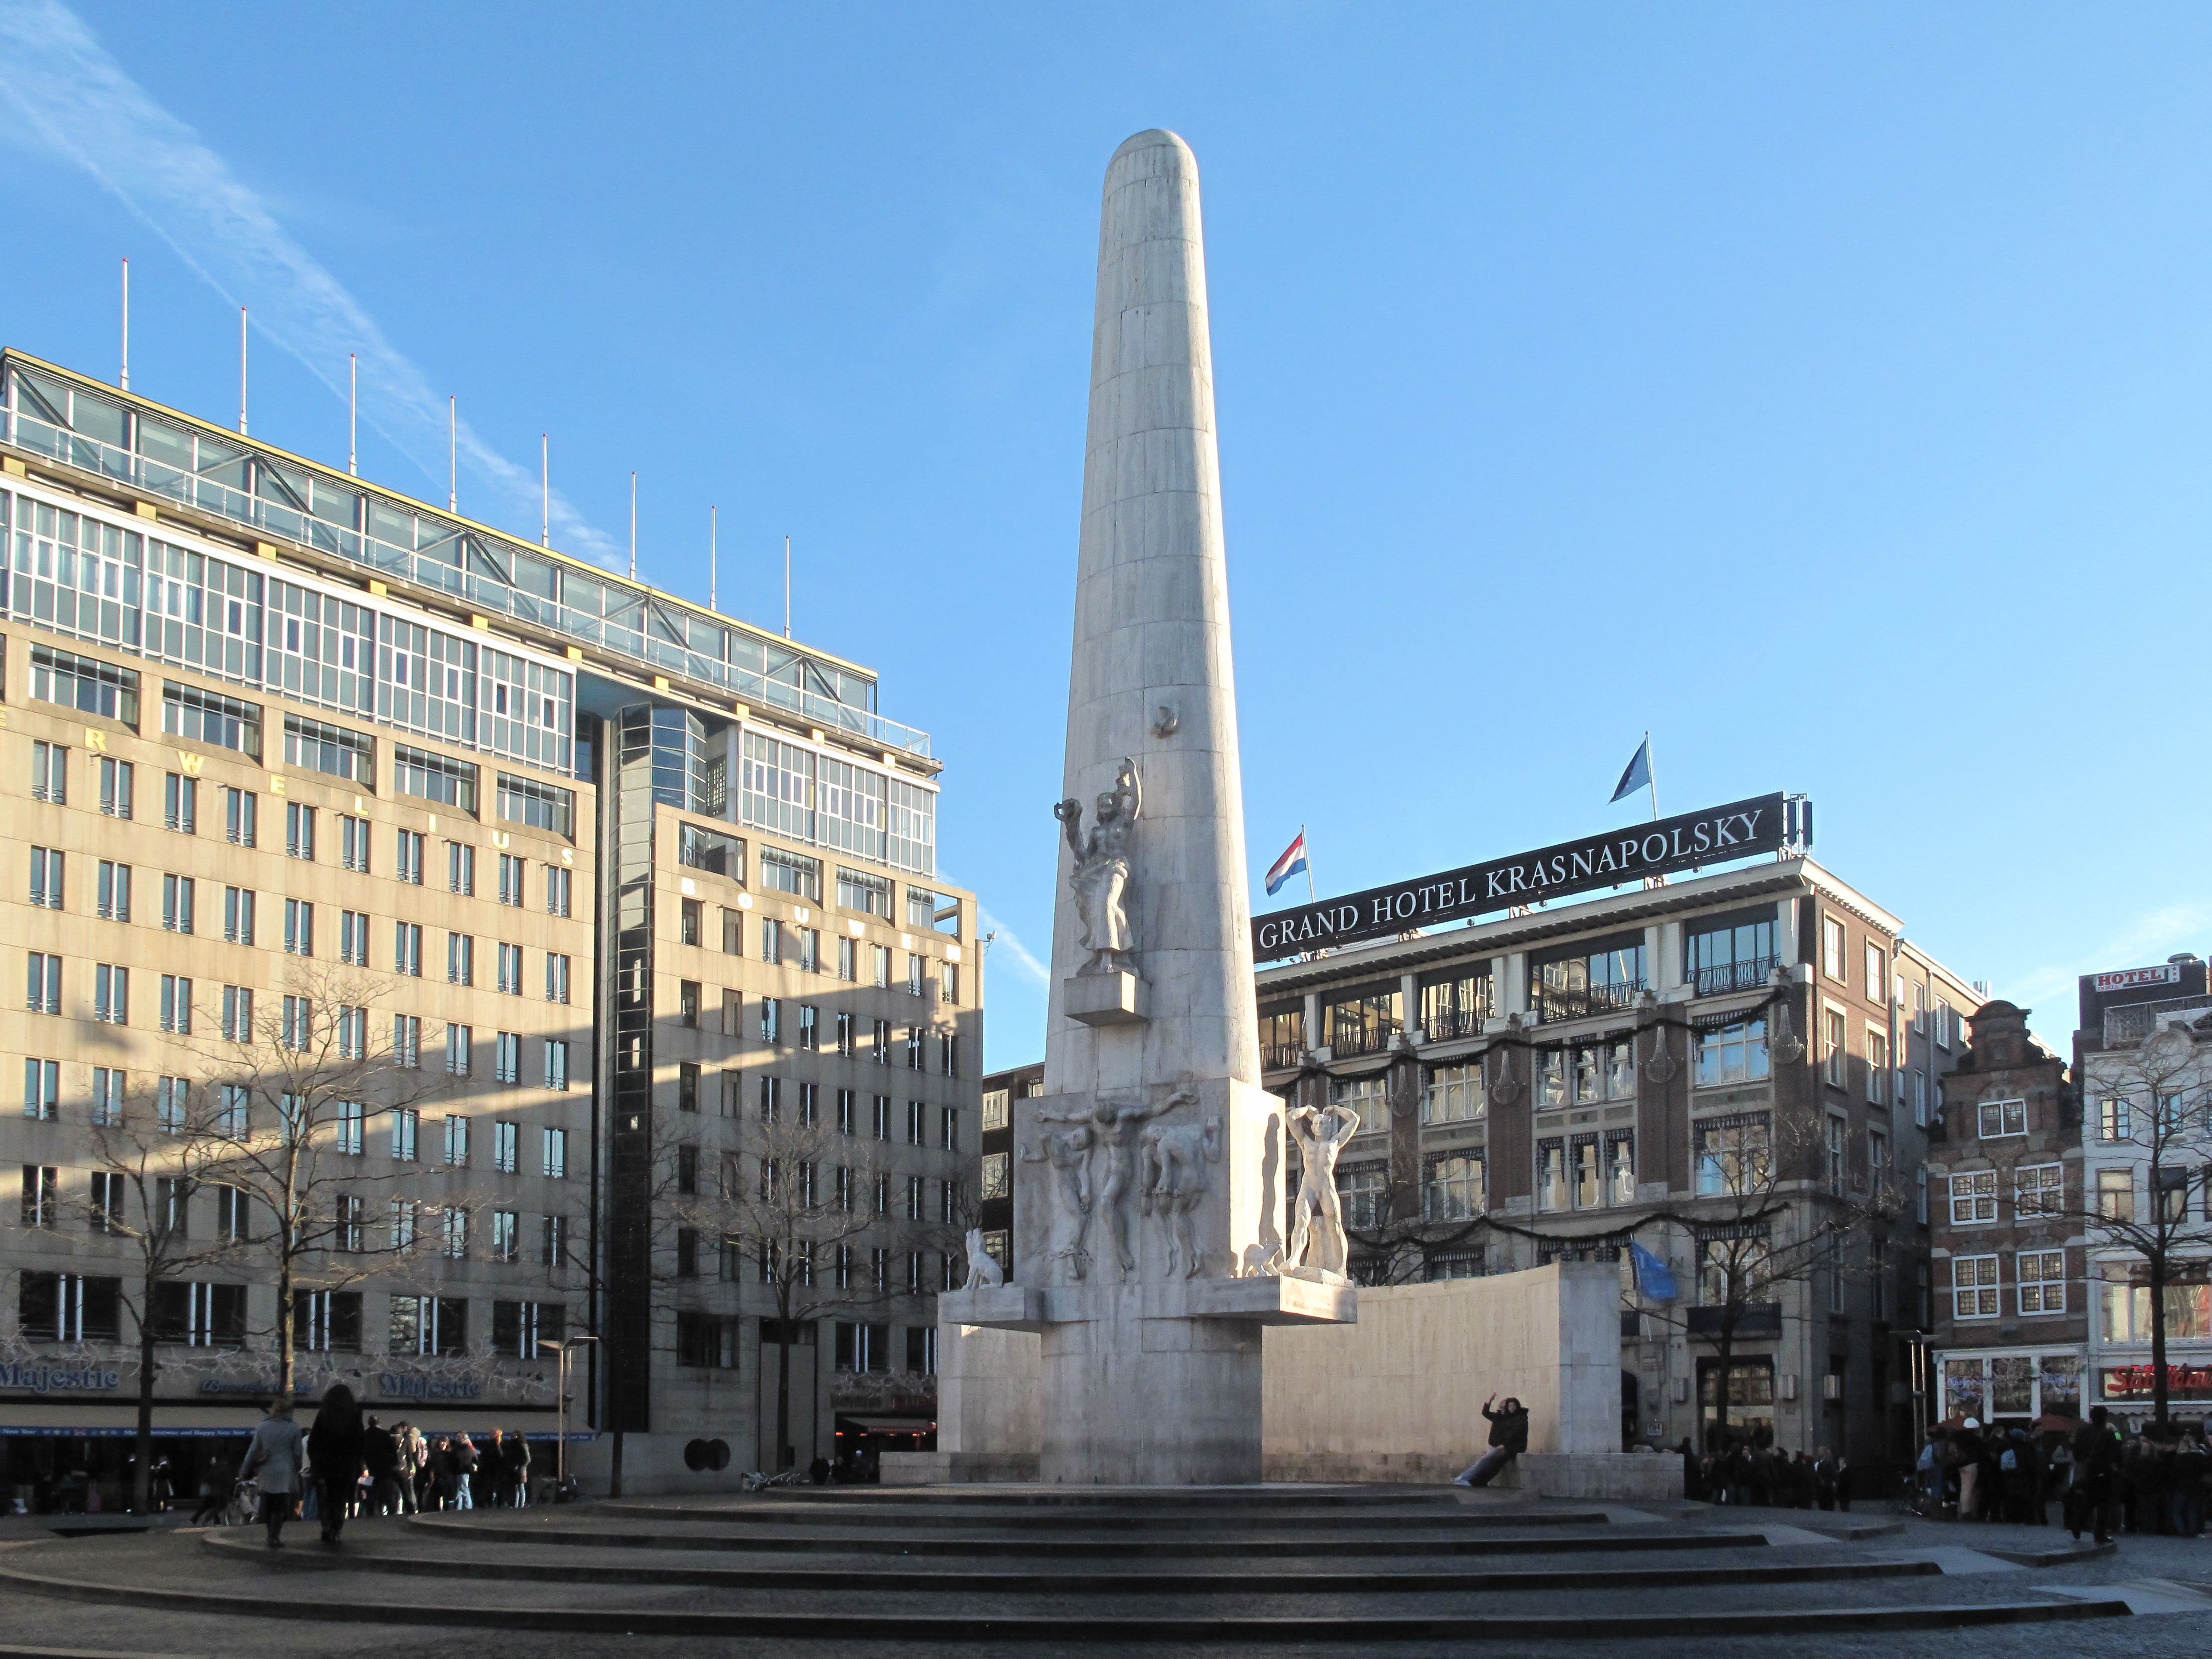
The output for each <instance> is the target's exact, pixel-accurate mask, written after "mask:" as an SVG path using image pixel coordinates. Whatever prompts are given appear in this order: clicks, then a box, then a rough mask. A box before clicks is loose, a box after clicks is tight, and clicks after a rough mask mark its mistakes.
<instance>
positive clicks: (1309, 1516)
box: [468, 1500, 1611, 1534]
mask: <svg viewBox="0 0 2212 1659" xmlns="http://www.w3.org/2000/svg"><path fill="white" fill-rule="evenodd" d="M468 1512H469V1513H471V1514H483V1513H486V1511H483V1510H471V1511H468ZM492 1512H493V1513H497V1511H492ZM515 1512H516V1511H508V1513H515ZM525 1512H526V1511H525ZM594 1512H595V1513H597V1514H599V1515H601V1516H606V1517H609V1518H614V1517H622V1518H629V1517H635V1518H638V1519H641V1520H655V1521H690V1522H709V1521H729V1522H741V1523H744V1524H745V1525H749V1526H784V1525H815V1526H830V1527H896V1528H915V1527H928V1528H938V1527H945V1526H969V1527H997V1528H1007V1529H1010V1530H1011V1529H1018V1530H1020V1531H1022V1532H1024V1533H1025V1534H1034V1533H1036V1532H1041V1531H1054V1532H1070V1531H1082V1532H1098V1533H1104V1532H1115V1531H1127V1532H1139V1531H1142V1532H1153V1531H1158V1530H1159V1529H1161V1528H1162V1527H1163V1526H1174V1527H1181V1528H1185V1529H1187V1530H1189V1531H1191V1532H1194V1533H1199V1534H1208V1533H1212V1532H1213V1531H1215V1530H1217V1529H1218V1528H1221V1527H1223V1526H1233V1525H1235V1524H1236V1523H1237V1522H1238V1521H1239V1520H1243V1521H1247V1522H1250V1523H1251V1524H1253V1525H1255V1526H1265V1527H1267V1528H1271V1529H1273V1530H1275V1531H1277V1532H1280V1531H1283V1530H1285V1529H1291V1528H1314V1529H1316V1530H1322V1529H1327V1528H1345V1527H1350V1526H1355V1525H1359V1524H1363V1523H1364V1524H1368V1525H1390V1526H1395V1525H1400V1524H1411V1525H1418V1526H1424V1527H1457V1528H1474V1527H1498V1528H1505V1527H1574V1526H1592V1527H1602V1526H1607V1525H1610V1524H1611V1522H1610V1520H1609V1518H1608V1516H1607V1513H1606V1511H1604V1510H1541V1509H1534V1508H1530V1509H1525V1510H1524V1509H1504V1508H1500V1509H1498V1510H1491V1509H1474V1508H1467V1509H1462V1508H1458V1507H1455V1506H1451V1505H1422V1506H1419V1507H1418V1508H1401V1507H1395V1506H1393V1505H1389V1504H1374V1503H1370V1504H1364V1505H1359V1506H1357V1507H1353V1506H1349V1505H1347V1506H1346V1507H1343V1508H1340V1509H1324V1510H1305V1509H1303V1508H1293V1507H1290V1506H1287V1505H1285V1506H1266V1507H1262V1506H1255V1507H1254V1508H1253V1509H1251V1510H1249V1511H1238V1510H1224V1511H1210V1510H1209V1511H1204V1512H1201V1513H1199V1514H1195V1515H1194V1514H1193V1513H1191V1512H1190V1510H1188V1509H1187V1508H1185V1507H1184V1506H1182V1505H1180V1504H1173V1503H1169V1502H1158V1503H1155V1504H1151V1505H1149V1506H1147V1507H1146V1508H1143V1509H1136V1510H1133V1509H1130V1508H1128V1507H1127V1506H1123V1505H1118V1504H1117V1505H1103V1504H1102V1505H1097V1506H1095V1507H1094V1506H1085V1507H1082V1508H1073V1507H1070V1508H1066V1509H1054V1510H1048V1511H1046V1512H1042V1513H1039V1512H1036V1511H1025V1510H1018V1511H1009V1510H1001V1509H996V1508H991V1507H987V1506H983V1505H975V1506H972V1507H971V1506H956V1505H950V1504H866V1505H862V1504H808V1503H805V1502H804V1501H798V1500H784V1501H781V1502H775V1503H768V1504H761V1503H751V1504H744V1503H740V1504H732V1505H731V1506H730V1507H729V1508H727V1509H709V1508H706V1507H703V1506H701V1507H689V1506H684V1505H680V1504H608V1505H605V1506H604V1507H602V1508H600V1509H599V1510H595V1511H594Z"/></svg>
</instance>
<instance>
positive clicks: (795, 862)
mask: <svg viewBox="0 0 2212 1659" xmlns="http://www.w3.org/2000/svg"><path fill="white" fill-rule="evenodd" d="M760 878H761V885H762V886H763V887H767V888H772V889H774V890H775V891H777V892H780V893H796V894H797V895H798V896H799V897H800V898H803V899H808V900H811V902H814V903H816V904H819V903H820V902H822V860H820V859H811V858H808V857H806V856H805V855H804V854H799V853H787V852H785V851H784V850H783V849H782V848H779V847H763V848H761V851H760Z"/></svg>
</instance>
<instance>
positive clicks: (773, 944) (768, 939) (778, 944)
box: [761, 916, 783, 962]
mask: <svg viewBox="0 0 2212 1659" xmlns="http://www.w3.org/2000/svg"><path fill="white" fill-rule="evenodd" d="M761 960H762V961H763V962H781V961H782V960H783V924H782V923H781V922H780V921H777V920H776V919H775V917H773V916H765V917H763V918H762V920H761Z"/></svg>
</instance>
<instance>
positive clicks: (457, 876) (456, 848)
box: [446, 841, 477, 898]
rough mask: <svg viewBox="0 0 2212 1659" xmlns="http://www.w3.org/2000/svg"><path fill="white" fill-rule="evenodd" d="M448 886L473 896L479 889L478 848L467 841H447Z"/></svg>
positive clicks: (448, 888) (449, 889)
mask: <svg viewBox="0 0 2212 1659" xmlns="http://www.w3.org/2000/svg"><path fill="white" fill-rule="evenodd" d="M446 888H447V891H448V892H454V893H460V894H463V895H465V896H468V897H471V898H473V897H474V896H476V890H477V849H476V848H473V847H471V846H470V845H469V844H468V843H467V842H462V841H449V842H447V843H446Z"/></svg>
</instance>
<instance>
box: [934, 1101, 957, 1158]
mask: <svg viewBox="0 0 2212 1659" xmlns="http://www.w3.org/2000/svg"><path fill="white" fill-rule="evenodd" d="M937 1133H938V1145H939V1146H942V1147H944V1148H945V1151H946V1152H958V1151H959V1150H960V1109H959V1108H958V1107H957V1106H940V1107H939V1108H938V1109H937Z"/></svg>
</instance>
